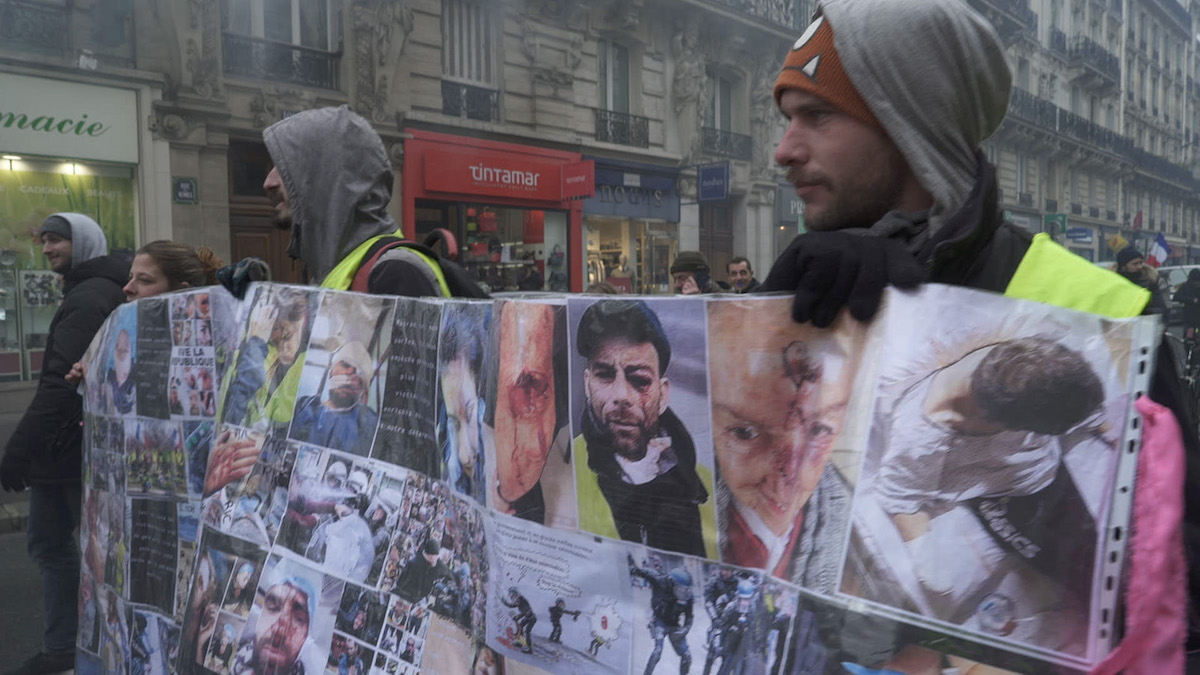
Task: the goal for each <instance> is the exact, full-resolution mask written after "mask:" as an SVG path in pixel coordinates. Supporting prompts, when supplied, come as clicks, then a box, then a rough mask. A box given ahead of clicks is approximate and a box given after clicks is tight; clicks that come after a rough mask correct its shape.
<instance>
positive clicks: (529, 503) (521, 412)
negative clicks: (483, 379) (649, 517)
mask: <svg viewBox="0 0 1200 675" xmlns="http://www.w3.org/2000/svg"><path fill="white" fill-rule="evenodd" d="M494 311H495V314H494V315H493V319H492V340H493V342H492V346H493V349H492V351H491V353H492V354H494V355H495V358H494V359H492V362H493V363H494V365H493V366H492V369H490V370H489V375H488V377H489V382H490V384H489V388H488V400H490V401H492V402H493V404H492V406H491V408H489V409H488V411H487V412H486V420H487V426H488V428H490V429H491V430H492V432H493V433H494V434H495V443H494V444H491V445H488V444H485V445H486V446H487V450H489V451H490V453H491V454H489V455H488V456H487V476H488V485H489V486H490V490H489V491H488V496H487V498H488V506H490V507H492V508H493V509H495V510H497V511H499V512H501V513H507V514H509V515H513V516H516V517H518V518H523V519H525V520H529V521H532V522H535V523H539V524H542V525H549V526H551V527H558V528H564V529H572V528H574V527H575V526H576V523H577V515H576V506H575V491H574V487H575V486H574V480H573V478H572V476H571V463H570V462H571V460H570V429H569V428H568V424H567V422H568V410H567V402H568V400H569V397H568V392H567V386H568V384H567V339H566V307H564V306H563V305H561V304H550V303H549V302H547V301H543V302H532V301H521V300H505V301H500V302H497V303H495V310H494ZM485 433H486V430H485Z"/></svg>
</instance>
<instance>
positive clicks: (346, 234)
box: [263, 105, 396, 283]
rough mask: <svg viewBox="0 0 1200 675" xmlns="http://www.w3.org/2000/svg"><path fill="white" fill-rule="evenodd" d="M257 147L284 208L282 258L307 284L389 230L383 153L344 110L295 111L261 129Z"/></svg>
mask: <svg viewBox="0 0 1200 675" xmlns="http://www.w3.org/2000/svg"><path fill="white" fill-rule="evenodd" d="M263 141H264V142H265V143H266V145H267V151H268V152H269V153H271V159H272V160H273V161H274V162H275V168H277V169H278V170H279V177H280V179H281V180H282V181H283V185H284V187H285V188H286V189H287V193H288V200H289V203H290V206H291V209H292V236H291V240H290V241H289V242H288V254H289V255H291V256H292V257H293V258H298V259H300V260H301V261H303V262H304V264H305V265H306V266H307V267H308V273H309V274H310V275H311V276H312V279H313V281H314V282H315V283H320V281H321V280H322V279H324V278H325V275H327V274H329V271H330V270H332V269H333V267H334V266H335V265H337V263H338V261H340V260H341V259H342V258H344V257H346V255H348V254H349V253H350V252H351V251H353V250H354V249H355V248H357V247H358V245H359V244H361V243H363V242H364V241H366V240H368V239H370V238H371V237H375V236H378V235H381V234H391V233H392V232H394V231H395V230H396V225H395V223H394V222H393V220H392V217H391V216H390V215H388V212H387V205H388V202H389V201H391V199H392V180H393V178H392V165H391V162H390V161H389V160H388V156H387V151H386V150H385V149H384V147H383V141H382V140H381V139H380V138H379V134H377V133H376V132H375V130H374V129H373V128H371V125H370V124H369V123H368V122H367V121H366V120H365V119H363V118H362V117H361V116H359V115H358V114H356V113H354V112H352V111H351V110H350V109H349V108H348V107H346V106H344V105H343V106H340V107H337V108H318V109H316V110H306V111H304V112H301V113H297V114H295V115H292V116H291V117H288V118H287V119H284V120H281V121H279V122H276V123H275V124H272V125H271V126H269V127H267V128H266V129H264V130H263Z"/></svg>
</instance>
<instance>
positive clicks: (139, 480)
mask: <svg viewBox="0 0 1200 675" xmlns="http://www.w3.org/2000/svg"><path fill="white" fill-rule="evenodd" d="M182 433H183V432H182V429H181V428H180V426H179V423H178V422H172V421H169V420H156V419H150V418H146V417H142V418H138V419H137V421H132V420H131V421H130V422H129V423H128V424H126V425H125V472H126V489H127V491H128V493H129V494H131V495H160V496H161V495H173V496H175V495H177V496H180V497H183V496H186V495H187V493H188V491H187V490H188V487H187V469H186V465H187V462H186V461H185V458H184V454H183V438H182Z"/></svg>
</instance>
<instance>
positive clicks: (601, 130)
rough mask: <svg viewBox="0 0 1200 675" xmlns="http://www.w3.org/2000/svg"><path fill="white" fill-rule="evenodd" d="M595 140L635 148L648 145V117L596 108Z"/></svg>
mask: <svg viewBox="0 0 1200 675" xmlns="http://www.w3.org/2000/svg"><path fill="white" fill-rule="evenodd" d="M596 140H597V141H600V142H602V143H619V144H621V145H631V146H633V147H635V148H648V147H650V119H649V118H646V117H638V116H637V115H630V114H629V113H622V112H614V111H612V110H601V109H599V108H597V109H596Z"/></svg>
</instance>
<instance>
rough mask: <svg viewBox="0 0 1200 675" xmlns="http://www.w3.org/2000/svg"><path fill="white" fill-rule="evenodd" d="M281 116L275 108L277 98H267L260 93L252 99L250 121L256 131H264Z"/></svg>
mask: <svg viewBox="0 0 1200 675" xmlns="http://www.w3.org/2000/svg"><path fill="white" fill-rule="evenodd" d="M278 115H279V113H278V111H277V108H276V107H275V97H273V96H272V97H269V98H268V97H267V96H264V95H263V92H262V91H259V92H258V93H257V94H255V95H254V98H252V99H250V121H251V123H252V124H254V128H255V129H262V128H264V127H266V126H267V125H268V124H270V123H272V122H274V121H275V119H276V118H277V116H278Z"/></svg>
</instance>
